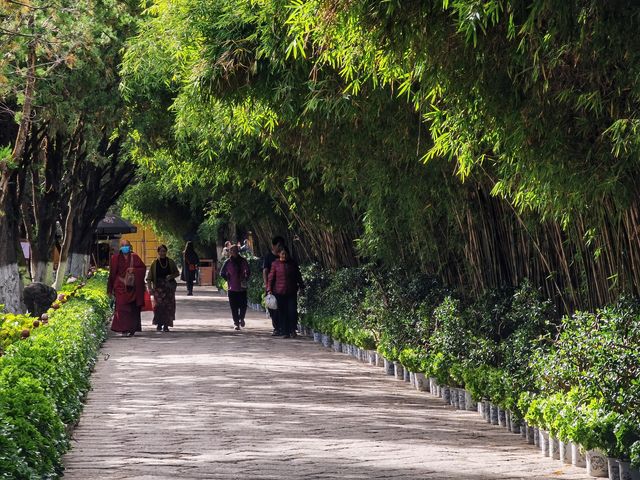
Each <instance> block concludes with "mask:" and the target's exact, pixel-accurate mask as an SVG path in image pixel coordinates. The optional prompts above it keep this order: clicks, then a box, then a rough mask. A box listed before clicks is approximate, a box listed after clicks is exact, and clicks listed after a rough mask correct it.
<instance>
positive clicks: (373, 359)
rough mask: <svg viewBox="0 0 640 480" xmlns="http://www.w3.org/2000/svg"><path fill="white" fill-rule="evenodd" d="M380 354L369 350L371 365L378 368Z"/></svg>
mask: <svg viewBox="0 0 640 480" xmlns="http://www.w3.org/2000/svg"><path fill="white" fill-rule="evenodd" d="M377 357H378V353H377V352H376V351H375V350H369V365H371V366H374V367H375V366H376V365H377V364H378V358H377Z"/></svg>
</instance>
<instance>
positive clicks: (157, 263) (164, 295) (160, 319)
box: [147, 245, 180, 332]
mask: <svg viewBox="0 0 640 480" xmlns="http://www.w3.org/2000/svg"><path fill="white" fill-rule="evenodd" d="M178 275H180V274H179V273H178V267H177V265H176V262H174V261H173V260H172V259H170V258H169V257H167V247H166V246H164V245H160V246H159V247H158V258H157V259H155V260H154V261H153V263H152V264H151V267H149V273H148V274H147V285H148V288H149V291H150V292H151V293H152V294H153V298H154V299H155V306H154V308H153V324H154V325H155V326H156V330H158V331H160V330H163V331H165V332H168V331H169V327H173V321H174V320H175V319H176V286H177V285H176V278H177V277H178Z"/></svg>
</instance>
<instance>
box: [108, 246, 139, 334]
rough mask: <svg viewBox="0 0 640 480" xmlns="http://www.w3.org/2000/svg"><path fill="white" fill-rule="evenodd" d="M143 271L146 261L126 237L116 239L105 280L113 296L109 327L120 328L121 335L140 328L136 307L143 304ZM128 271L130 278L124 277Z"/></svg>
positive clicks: (137, 308) (115, 329)
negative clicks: (130, 280)
mask: <svg viewBox="0 0 640 480" xmlns="http://www.w3.org/2000/svg"><path fill="white" fill-rule="evenodd" d="M146 272H147V267H146V265H145V264H144V262H143V261H142V259H141V258H140V257H139V256H138V255H136V254H135V253H133V251H132V250H131V243H130V242H129V240H125V239H123V240H122V241H121V242H120V251H119V252H118V253H116V254H115V255H112V256H111V262H110V264H109V281H108V283H107V293H108V294H109V295H111V296H114V297H115V303H116V307H115V312H114V315H113V323H112V324H111V330H113V331H114V332H122V335H125V336H128V337H132V336H133V335H134V334H135V333H136V332H140V331H141V330H142V321H141V319H140V310H141V308H142V307H143V306H144V292H145V289H146V286H145V282H144V276H145V273H146ZM130 275H132V276H133V281H132V282H128V281H127V277H129V276H130ZM128 283H129V284H128Z"/></svg>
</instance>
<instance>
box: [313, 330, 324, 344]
mask: <svg viewBox="0 0 640 480" xmlns="http://www.w3.org/2000/svg"><path fill="white" fill-rule="evenodd" d="M313 341H314V342H317V343H320V342H322V334H321V333H320V332H316V331H315V330H314V331H313Z"/></svg>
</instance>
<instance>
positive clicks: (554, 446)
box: [549, 435, 560, 460]
mask: <svg viewBox="0 0 640 480" xmlns="http://www.w3.org/2000/svg"><path fill="white" fill-rule="evenodd" d="M549 456H550V457H551V458H553V459H554V460H560V444H559V443H558V439H557V438H555V437H554V436H553V435H549Z"/></svg>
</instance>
